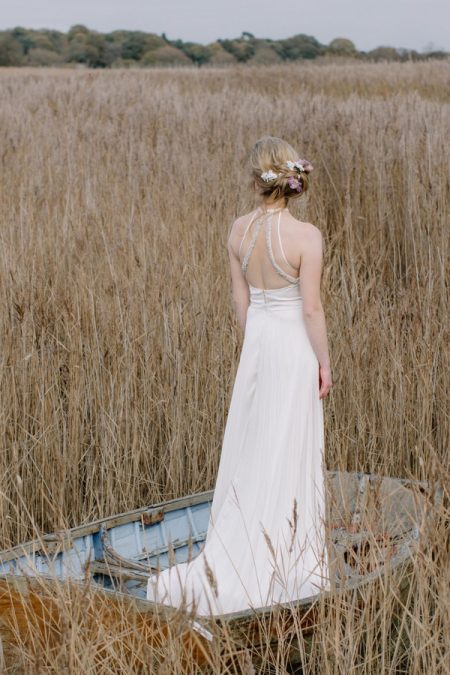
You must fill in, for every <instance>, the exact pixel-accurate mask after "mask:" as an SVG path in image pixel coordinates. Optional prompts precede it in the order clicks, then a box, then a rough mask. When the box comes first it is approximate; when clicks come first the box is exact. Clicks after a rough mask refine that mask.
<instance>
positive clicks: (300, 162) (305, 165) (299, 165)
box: [286, 158, 314, 173]
mask: <svg viewBox="0 0 450 675" xmlns="http://www.w3.org/2000/svg"><path fill="white" fill-rule="evenodd" d="M286 166H287V167H288V169H290V170H291V171H292V170H293V169H294V168H295V169H298V170H299V171H300V172H302V173H303V172H304V173H309V172H310V171H312V170H313V168H314V167H313V165H312V164H311V162H308V160H307V159H300V158H299V159H296V160H295V162H291V161H289V160H288V161H287V162H286Z"/></svg>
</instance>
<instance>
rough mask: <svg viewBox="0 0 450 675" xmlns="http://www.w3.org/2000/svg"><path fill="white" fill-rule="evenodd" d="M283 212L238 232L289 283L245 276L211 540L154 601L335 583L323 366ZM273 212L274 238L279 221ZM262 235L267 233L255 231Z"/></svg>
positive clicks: (194, 601) (203, 607)
mask: <svg viewBox="0 0 450 675" xmlns="http://www.w3.org/2000/svg"><path fill="white" fill-rule="evenodd" d="M285 211H287V209H286V208H283V209H282V208H280V209H266V208H264V209H263V207H259V208H258V209H256V210H255V211H254V212H253V214H252V215H251V218H250V220H249V223H248V225H247V228H246V231H245V233H244V236H243V237H242V240H241V247H242V244H243V242H244V240H245V239H246V237H247V235H249V233H250V232H251V230H250V227H251V225H252V224H253V225H254V227H253V231H252V236H251V238H250V243H249V245H248V248H247V252H246V254H245V256H244V257H243V259H242V263H241V265H242V271H243V273H244V275H246V277H247V268H248V266H249V260H250V255H251V254H252V251H253V250H254V251H255V253H254V255H253V258H252V263H253V267H254V269H256V270H257V269H259V270H260V272H261V274H262V275H263V276H262V277H261V278H265V279H270V275H272V278H273V277H276V280H277V282H278V283H280V282H281V281H282V279H280V277H283V278H284V279H286V280H287V281H288V282H289V283H288V285H284V286H281V287H278V288H269V289H261V288H258V287H256V286H252V285H251V284H250V283H249V290H250V305H249V307H248V311H247V319H246V325H245V335H244V341H243V345H242V351H241V356H240V361H239V366H238V369H237V373H236V379H235V382H234V387H233V392H232V398H231V403H230V407H229V412H228V418H227V423H226V427H225V433H224V437H223V445H222V452H221V456H220V462H219V470H218V475H217V481H216V485H215V489H214V497H213V501H212V504H211V513H210V519H209V524H208V530H207V534H206V540H205V544H204V547H203V549H202V550H201V552H200V553H199V554H198V555H197V556H196V557H195V558H193V559H192V560H191V561H188V562H182V563H179V564H177V565H173V566H172V567H169V568H167V569H165V570H162V571H160V572H157V573H155V574H153V575H152V576H151V577H150V578H149V579H148V584H147V598H148V599H149V600H153V601H156V602H160V603H163V604H167V605H173V606H176V607H179V606H181V605H183V606H184V607H185V608H186V609H188V610H192V609H193V610H194V612H196V613H197V614H198V615H205V616H207V615H211V614H212V615H217V614H226V613H229V612H236V611H238V610H244V609H248V608H249V607H253V608H258V607H266V606H268V605H273V604H275V603H286V602H289V601H294V600H297V599H301V598H306V597H310V596H313V595H316V594H317V593H319V592H320V591H321V590H328V589H329V578H328V555H327V548H326V545H325V522H324V519H325V508H324V506H325V485H324V473H325V466H324V427H323V407H322V399H320V398H319V364H318V361H317V358H316V356H315V353H314V351H313V348H312V346H311V343H310V340H309V338H308V335H307V332H306V328H305V323H304V319H303V313H302V298H301V296H300V290H299V285H300V284H299V278H298V277H294V276H292V275H290V274H289V273H288V272H286V270H285V269H284V268H283V267H281V265H280V264H279V263H278V262H277V261H276V259H275V256H274V252H273V249H274V244H276V247H277V252H278V253H279V255H280V257H281V258H283V260H284V263H285V264H287V265H289V266H290V263H289V262H288V261H287V259H286V256H285V254H284V250H283V246H282V241H281V237H280V218H281V216H282V214H283V212H285ZM276 214H278V229H277V234H278V238H277V239H275V238H274V237H273V234H272V227H271V225H272V219H273V218H274V217H276ZM261 224H264V226H265V227H264V230H262V229H261ZM262 231H264V233H265V237H262V235H260V236H259V237H258V234H259V233H260V232H262ZM255 247H256V248H255ZM239 253H241V248H240V249H239ZM292 269H294V268H292ZM249 271H250V270H249ZM274 271H275V273H274ZM274 284H275V285H276V282H274V283H270V286H273V285H274ZM266 285H267V284H266ZM294 500H296V518H295V517H294Z"/></svg>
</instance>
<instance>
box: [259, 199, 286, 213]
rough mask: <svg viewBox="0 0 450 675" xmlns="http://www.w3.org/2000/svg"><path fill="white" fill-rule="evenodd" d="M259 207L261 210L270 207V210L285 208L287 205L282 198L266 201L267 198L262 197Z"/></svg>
mask: <svg viewBox="0 0 450 675" xmlns="http://www.w3.org/2000/svg"><path fill="white" fill-rule="evenodd" d="M260 207H261V209H262V210H263V211H266V210H267V209H270V210H271V211H274V210H276V211H278V210H280V209H287V205H286V202H285V200H284V199H278V200H277V201H276V202H268V201H267V200H265V199H263V200H262V202H261V203H260Z"/></svg>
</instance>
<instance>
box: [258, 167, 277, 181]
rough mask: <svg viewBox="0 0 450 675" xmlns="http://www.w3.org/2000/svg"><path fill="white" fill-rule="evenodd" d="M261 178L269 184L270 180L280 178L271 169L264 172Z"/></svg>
mask: <svg viewBox="0 0 450 675" xmlns="http://www.w3.org/2000/svg"><path fill="white" fill-rule="evenodd" d="M261 178H262V179H263V180H264V181H266V182H268V181H270V180H275V178H278V174H277V173H275V172H274V171H272V169H270V170H269V171H264V172H263V173H262V174H261Z"/></svg>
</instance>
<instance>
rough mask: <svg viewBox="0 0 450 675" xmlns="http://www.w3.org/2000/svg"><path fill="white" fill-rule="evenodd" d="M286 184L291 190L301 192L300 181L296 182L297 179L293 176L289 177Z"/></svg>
mask: <svg viewBox="0 0 450 675" xmlns="http://www.w3.org/2000/svg"><path fill="white" fill-rule="evenodd" d="M288 183H289V187H290V188H291V190H297V192H301V191H302V190H303V185H302V181H301V179H300V180H298V178H294V176H289V178H288Z"/></svg>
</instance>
